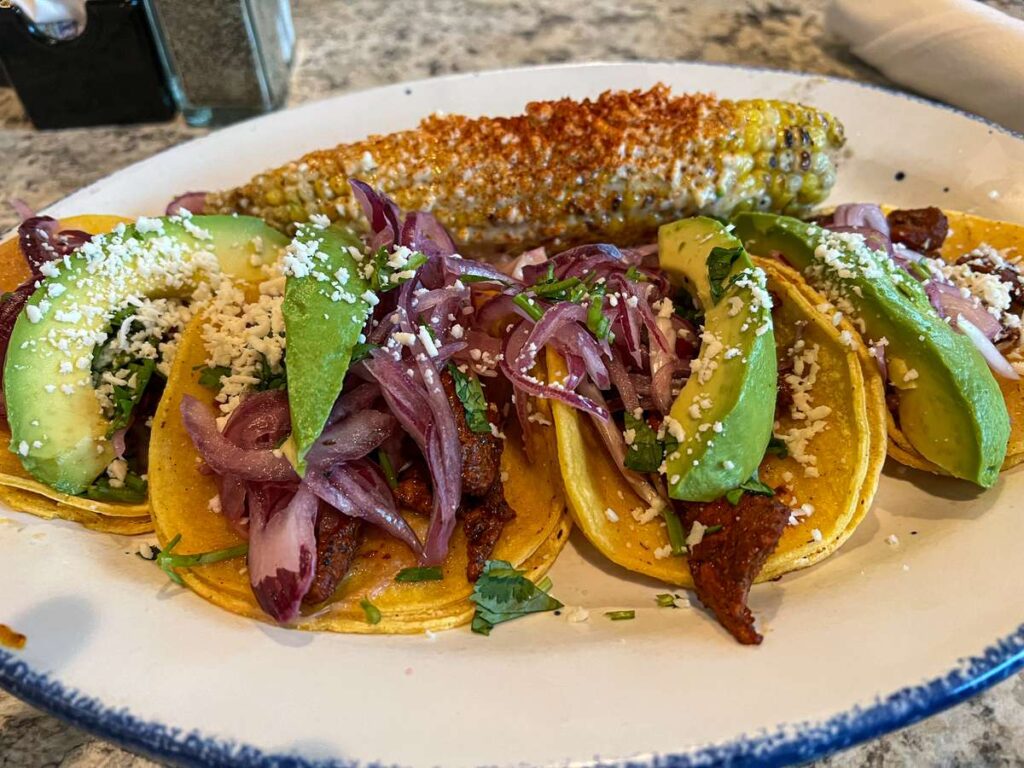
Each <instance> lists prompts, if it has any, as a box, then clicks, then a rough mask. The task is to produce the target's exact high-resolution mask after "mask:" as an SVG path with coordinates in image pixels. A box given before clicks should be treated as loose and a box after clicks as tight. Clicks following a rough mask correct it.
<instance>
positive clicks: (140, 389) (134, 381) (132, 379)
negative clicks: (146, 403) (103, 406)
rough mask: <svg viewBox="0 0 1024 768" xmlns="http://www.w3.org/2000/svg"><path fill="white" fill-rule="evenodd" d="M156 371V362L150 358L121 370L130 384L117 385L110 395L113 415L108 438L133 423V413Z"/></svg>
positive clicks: (129, 364) (108, 429)
mask: <svg viewBox="0 0 1024 768" xmlns="http://www.w3.org/2000/svg"><path fill="white" fill-rule="evenodd" d="M154 371H156V361H155V360H150V359H148V358H147V359H143V360H138V361H136V362H132V363H128V364H127V365H125V366H124V367H123V368H122V369H121V372H122V373H121V376H122V378H125V379H127V380H128V383H127V384H116V385H115V386H114V388H113V391H112V392H111V394H110V400H111V403H112V404H113V413H112V414H111V416H110V425H109V426H108V427H107V436H108V437H109V436H110V435H112V434H114V433H115V432H117V430H119V429H124V428H125V427H127V426H128V425H129V424H130V423H131V420H132V411H134V410H135V406H136V405H138V404H139V400H141V399H142V395H143V393H144V392H145V391H146V385H148V384H149V380H150V379H151V378H152V377H153V372H154Z"/></svg>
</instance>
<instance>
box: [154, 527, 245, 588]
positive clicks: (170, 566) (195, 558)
mask: <svg viewBox="0 0 1024 768" xmlns="http://www.w3.org/2000/svg"><path fill="white" fill-rule="evenodd" d="M180 542H181V534H180V533H179V534H177V535H176V536H175V537H174V538H173V539H171V540H170V541H169V542H167V546H166V547H164V549H163V551H162V552H160V554H158V555H157V556H156V564H157V565H158V566H160V570H162V571H163V572H164V573H166V574H167V577H168V578H169V579H170V580H171V581H173V582H174V583H175V584H178V585H180V586H183V585H184V584H185V582H184V581H182V579H181V576H180V575H178V573H177V571H176V570H175V569H177V568H195V567H196V566H198V565H209V564H210V563H219V562H220V561H221V560H231V559H232V558H235V557H242V555H244V554H246V553H247V552H248V551H249V545H248V544H238V545H236V546H234V547H228V548H226V549H216V550H214V551H212V552H198V553H196V554H193V555H175V554H173V551H174V548H175V547H176V546H178V544H179V543H180Z"/></svg>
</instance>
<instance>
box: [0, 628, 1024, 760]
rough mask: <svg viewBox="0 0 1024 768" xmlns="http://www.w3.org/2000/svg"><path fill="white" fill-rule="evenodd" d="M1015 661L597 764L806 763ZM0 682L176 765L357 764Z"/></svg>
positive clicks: (1014, 647)
mask: <svg viewBox="0 0 1024 768" xmlns="http://www.w3.org/2000/svg"><path fill="white" fill-rule="evenodd" d="M1021 667H1024V624H1022V625H1021V626H1020V627H1018V628H1017V631H1016V632H1014V633H1013V634H1011V635H1009V636H1007V637H1005V638H1003V639H1002V640H1000V641H999V642H998V643H996V644H995V645H993V646H992V647H990V648H987V649H985V650H984V651H983V652H982V653H981V654H980V655H979V656H975V657H972V658H970V659H968V660H966V661H964V662H962V663H961V664H960V665H958V666H957V668H956V669H954V670H953V671H952V672H950V673H948V674H947V675H945V676H943V677H937V678H935V679H934V680H931V681H929V682H927V683H923V684H921V685H916V686H911V687H908V688H903V689H902V690H899V691H897V692H895V693H893V694H890V695H889V696H887V697H885V698H884V699H882V698H879V699H877V700H876V701H875V703H874V704H871V705H869V706H867V707H854V708H853V709H851V710H849V711H847V712H843V713H841V714H838V715H834V716H833V717H831V718H829V719H828V720H824V721H821V722H816V723H812V722H804V723H800V724H798V725H791V726H787V725H780V726H778V727H777V728H776V729H775V730H774V731H771V732H762V733H759V734H757V735H754V736H741V737H739V738H737V739H736V740H734V741H729V742H723V743H721V744H715V745H711V746H706V747H701V748H699V749H696V750H694V751H692V752H688V753H682V754H666V755H655V756H654V757H653V758H652V759H651V760H650V761H635V762H633V761H625V762H620V763H616V762H603V761H599V762H598V765H602V766H612V765H618V766H624V767H625V766H629V767H632V766H637V767H639V766H651V765H656V766H659V768H695V767H696V766H709V765H723V764H728V765H737V764H740V765H742V764H750V763H757V764H758V765H767V766H781V765H789V764H791V763H799V762H804V761H807V760H812V759H814V758H818V757H823V756H825V755H828V754H831V753H832V752H836V751H838V750H840V749H845V748H847V747H851V746H853V745H854V744H858V743H860V742H862V741H866V740H868V739H872V738H875V737H877V736H881V735H882V734H884V733H888V732H889V731H893V730H895V729H897V728H902V727H903V726H905V725H910V724H911V723H916V722H917V721H918V720H922V719H924V718H926V717H928V716H929V715H934V714H935V713H937V712H940V711H941V710H943V709H946V708H947V707H951V706H953V705H954V704H958V703H959V702H961V701H963V700H964V699H966V698H968V697H970V696H973V695H974V694H976V693H979V692H981V691H983V690H985V689H986V688H989V687H990V686H992V685H994V684H996V683H998V682H999V681H1001V680H1004V679H1006V678H1007V677H1008V676H1009V675H1011V674H1013V673H1014V672H1016V671H1017V670H1018V669H1020V668H1021ZM0 688H3V689H5V690H7V691H9V692H10V693H12V694H13V695H15V696H17V697H18V698H20V699H22V700H24V701H25V702H27V703H28V704H30V705H32V706H34V707H36V708H38V709H41V710H43V711H45V712H47V713H49V714H51V715H54V716H55V717H59V718H61V719H62V720H66V721H67V722H69V723H70V724H71V725H74V726H77V727H79V728H82V729H83V730H86V731H89V732H90V733H92V734H94V735H96V736H98V737H100V738H102V739H105V740H107V741H111V742H113V743H115V744H118V745H120V746H122V747H125V748H126V749H130V750H132V751H133V752H139V753H142V754H145V755H149V756H151V757H155V758H158V759H161V760H167V761H170V762H172V763H175V764H179V765H196V766H199V765H202V766H225V768H227V767H228V766H231V768H281V767H282V766H287V767H288V768H356V766H358V765H359V763H358V762H356V761H346V760H345V759H344V758H332V759H330V760H322V761H321V760H308V759H306V758H303V757H301V756H300V755H294V754H274V753H268V752H264V751H262V750H260V749H258V748H256V747H253V746H250V745H247V744H239V743H237V742H234V741H228V740H223V739H217V738H214V737H211V736H206V735H204V734H202V733H201V732H199V731H197V730H193V731H188V732H185V731H182V730H180V729H178V728H171V727H168V726H166V725H163V724H161V723H157V722H151V721H145V720H141V719H140V718H138V717H136V716H135V715H133V714H132V713H131V712H129V711H128V710H126V709H113V708H110V707H107V706H105V705H104V704H103V703H101V702H100V701H98V700H97V699H94V698H91V697H89V696H86V695H84V694H81V693H79V692H77V691H74V690H71V689H68V688H65V687H64V685H63V684H62V683H60V682H59V681H57V680H53V679H51V678H50V677H49V676H48V675H45V674H41V673H39V672H34V671H32V669H30V668H29V666H28V665H27V664H26V663H25V662H24V661H21V660H19V659H18V658H17V657H16V656H15V655H14V654H13V653H10V652H8V651H0Z"/></svg>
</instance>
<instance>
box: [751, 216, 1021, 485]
mask: <svg viewBox="0 0 1024 768" xmlns="http://www.w3.org/2000/svg"><path fill="white" fill-rule="evenodd" d="M735 224H736V227H737V231H738V232H739V233H740V235H741V237H742V238H743V239H744V242H745V244H746V245H747V246H748V247H749V248H750V249H751V250H752V251H753V252H756V253H760V254H764V255H774V256H776V257H778V258H780V259H782V260H784V261H785V262H787V263H789V264H791V265H793V266H794V267H796V268H797V269H798V270H799V271H800V274H801V279H800V285H801V289H802V290H805V291H815V290H816V291H821V292H822V293H823V294H824V296H825V299H824V300H823V301H821V302H820V303H819V304H818V305H816V306H817V308H818V310H819V311H821V312H823V313H825V314H826V315H828V316H839V317H845V318H848V319H849V320H850V321H852V322H853V323H854V325H855V326H856V328H857V331H858V335H859V337H860V338H861V339H862V341H863V343H864V345H865V346H866V347H867V348H868V349H869V350H870V351H871V352H872V354H873V355H874V357H875V359H876V362H877V365H878V367H879V369H880V371H881V372H882V375H883V377H884V379H885V384H886V403H887V408H886V414H887V421H888V434H889V455H890V456H892V457H893V458H894V459H895V460H897V461H899V462H901V463H903V464H907V465H909V466H913V467H916V468H918V469H923V470H926V471H930V472H934V473H938V474H946V475H952V476H954V477H959V478H962V479H966V480H970V481H972V482H974V483H976V484H978V485H981V486H982V487H988V486H991V485H992V484H993V483H994V482H995V481H996V479H997V478H998V474H999V471H1000V470H1001V469H1006V468H1008V467H1010V466H1013V465H1015V464H1017V463H1019V462H1020V461H1021V460H1022V459H1024V395H1022V392H1021V385H1020V374H1021V372H1022V371H1024V358H1022V357H1021V349H1020V342H1021V335H1020V326H1021V313H1022V311H1024V272H1022V268H1021V266H1020V264H1019V260H1020V253H1019V250H1018V249H1019V247H1020V245H1021V244H1022V243H1024V230H1022V229H1021V227H1020V226H1018V225H1013V224H1008V223H1005V222H998V221H991V220H987V219H983V218H981V217H978V216H973V215H970V214H964V213H958V212H955V211H945V212H943V211H942V210H940V209H938V208H922V209H910V210H903V209H894V208H888V209H887V210H883V209H882V208H880V207H879V206H877V205H867V204H856V205H841V206H839V207H838V208H836V210H835V211H834V212H832V213H830V214H826V215H824V216H820V217H818V218H816V219H815V220H813V221H811V222H801V221H797V220H795V219H789V218H786V217H774V216H771V215H768V214H741V215H740V216H738V217H737V218H736V220H735Z"/></svg>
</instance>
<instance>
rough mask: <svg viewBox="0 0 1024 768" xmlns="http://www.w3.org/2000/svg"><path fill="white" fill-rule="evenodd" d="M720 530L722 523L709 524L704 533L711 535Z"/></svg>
mask: <svg viewBox="0 0 1024 768" xmlns="http://www.w3.org/2000/svg"><path fill="white" fill-rule="evenodd" d="M720 530H722V526H720V525H709V526H708V527H707V528H705V529H704V535H705V536H710V535H711V534H712V533H718V532H719V531H720Z"/></svg>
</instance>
